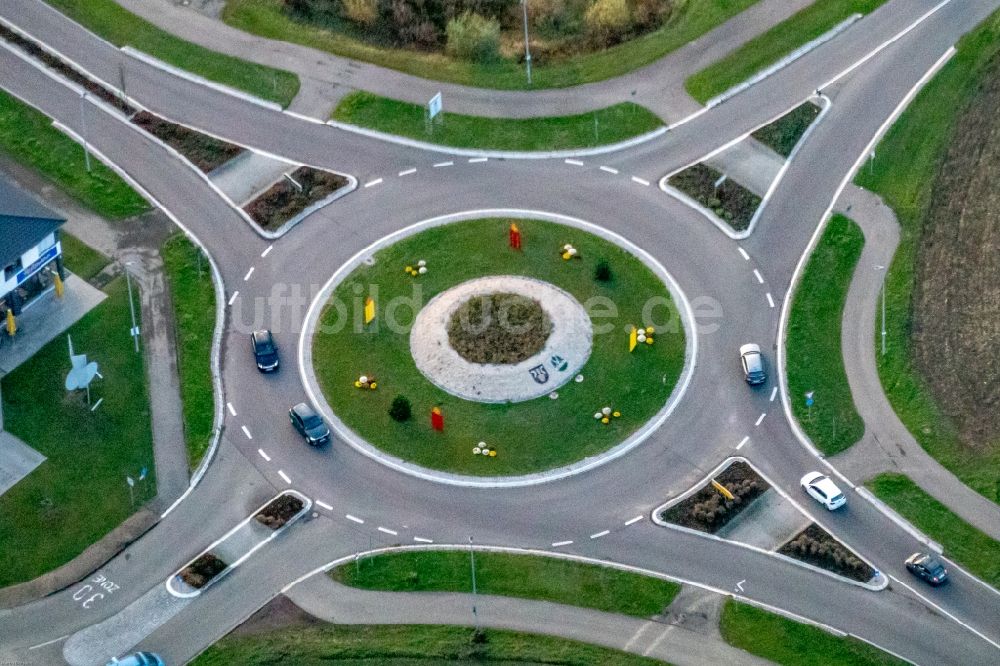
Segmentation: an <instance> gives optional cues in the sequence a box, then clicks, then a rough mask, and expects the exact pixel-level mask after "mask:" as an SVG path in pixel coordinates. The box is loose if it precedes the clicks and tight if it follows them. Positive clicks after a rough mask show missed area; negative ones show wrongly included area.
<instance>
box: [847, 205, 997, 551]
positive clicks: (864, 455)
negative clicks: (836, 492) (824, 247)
mask: <svg viewBox="0 0 1000 666" xmlns="http://www.w3.org/2000/svg"><path fill="white" fill-rule="evenodd" d="M837 210H839V211H843V212H844V213H845V214H846V215H847V216H848V217H850V218H851V219H853V220H854V221H855V222H857V223H858V225H859V226H860V227H861V230H862V232H863V233H864V236H865V245H864V250H863V251H862V252H861V258H860V259H859V260H858V267H857V269H856V270H855V273H854V277H853V279H852V280H851V286H850V289H849V291H848V293H847V303H846V304H845V306H844V317H843V324H842V327H843V328H842V330H843V336H842V343H841V344H842V353H843V356H844V366H845V369H846V370H847V381H848V384H849V385H850V387H851V394H852V395H853V396H854V404H855V406H856V407H857V409H858V413H859V414H860V416H861V418H862V420H863V421H864V422H865V434H864V437H863V438H862V439H861V441H859V442H858V443H856V444H855V445H854V446H852V447H851V448H849V449H848V450H847V451H845V452H844V453H841V454H838V455H836V456H834V457H832V458H830V462H831V463H833V465H834V466H835V467H836V468H837V469H839V470H840V471H841V472H843V473H844V474H846V475H847V476H848V477H850V478H852V479H856V480H865V479H870V478H871V477H873V476H875V475H876V474H879V473H881V472H899V473H902V474H906V475H907V476H909V477H910V478H911V479H913V481H914V482H915V483H916V484H917V485H919V486H920V487H921V488H923V489H924V490H925V491H926V492H928V493H929V494H930V495H932V496H933V497H934V498H935V499H936V500H937V501H939V502H941V503H942V504H944V505H945V506H946V507H948V508H949V509H950V510H951V511H953V512H954V513H955V514H957V515H958V516H959V517H960V518H962V520H964V521H966V522H967V523H969V524H970V525H974V526H975V527H977V528H978V529H980V530H982V531H983V532H985V533H986V534H988V535H990V536H991V537H992V538H994V539H997V540H1000V506H998V505H997V504H994V503H993V502H991V501H989V500H988V499H986V498H985V497H983V496H982V495H980V494H979V493H977V492H975V491H973V490H972V489H970V488H969V487H968V486H967V485H965V484H964V483H962V481H961V480H959V479H958V477H956V476H955V475H954V474H952V473H951V472H949V471H948V470H947V469H945V468H944V467H943V466H942V465H941V463H939V462H938V461H937V460H935V459H934V458H932V457H931V456H930V455H929V454H928V453H927V452H926V451H924V449H923V447H921V446H920V444H919V443H918V442H917V440H915V439H914V438H913V435H911V434H910V431H909V430H907V428H906V426H905V425H903V423H902V421H900V420H899V417H898V416H897V415H896V412H895V410H893V408H892V405H891V404H890V403H889V399H888V398H887V397H886V395H885V392H884V391H883V390H882V383H881V381H880V380H879V376H878V365H877V362H876V358H875V337H874V336H875V317H876V316H877V314H878V312H879V307H880V303H881V301H880V294H881V288H882V272H883V271H882V270H881V269H876V267H877V266H889V264H890V263H891V262H892V258H893V255H894V254H895V253H896V247H897V246H898V245H899V224H898V222H897V221H896V215H895V213H893V211H892V209H891V208H889V207H888V206H886V205H885V204H884V203H883V202H882V200H881V199H880V198H879V197H878V196H876V195H874V194H872V193H871V192H868V191H867V190H864V189H862V188H860V187H856V186H854V185H850V186H848V187H847V189H845V190H844V193H843V194H842V195H841V197H840V199H839V200H838V202H837Z"/></svg>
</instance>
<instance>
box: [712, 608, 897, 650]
mask: <svg viewBox="0 0 1000 666" xmlns="http://www.w3.org/2000/svg"><path fill="white" fill-rule="evenodd" d="M719 629H720V630H721V631H722V637H723V638H724V639H725V640H726V642H727V643H729V644H730V645H732V646H735V647H738V648H740V649H742V650H746V651H747V652H749V653H751V654H755V655H757V656H758V657H763V658H764V659H768V660H770V661H773V662H775V663H777V664H784V665H785V666H799V665H800V664H839V665H841V666H888V665H890V664H892V665H895V664H899V665H900V666H902V665H903V664H905V663H906V662H905V661H902V660H901V659H897V658H896V657H893V656H892V655H890V654H889V653H887V652H883V651H882V650H879V649H878V648H876V647H872V646H871V645H869V644H868V643H865V642H864V641H860V640H858V639H856V638H840V637H838V636H834V635H833V634H829V633H827V632H825V631H823V630H822V629H820V628H819V627H814V626H811V625H808V624H801V623H799V622H795V621H793V620H789V619H786V618H784V617H781V616H780V615H775V614H774V613H768V612H767V611H763V610H760V609H758V608H755V607H753V606H750V605H747V604H741V603H739V602H737V601H733V600H732V599H729V600H727V601H726V605H725V606H723V607H722V618H721V619H720V620H719Z"/></svg>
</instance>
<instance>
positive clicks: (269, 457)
mask: <svg viewBox="0 0 1000 666" xmlns="http://www.w3.org/2000/svg"><path fill="white" fill-rule="evenodd" d="M257 453H259V454H260V457H261V458H263V459H264V460H266V461H267V462H271V456H269V455H267V452H266V451H265V450H264V449H257Z"/></svg>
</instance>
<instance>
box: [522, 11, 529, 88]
mask: <svg viewBox="0 0 1000 666" xmlns="http://www.w3.org/2000/svg"><path fill="white" fill-rule="evenodd" d="M521 12H522V14H523V15H524V67H525V69H526V70H527V73H528V86H529V87H530V86H531V49H529V48H528V0H521Z"/></svg>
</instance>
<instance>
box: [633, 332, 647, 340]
mask: <svg viewBox="0 0 1000 666" xmlns="http://www.w3.org/2000/svg"><path fill="white" fill-rule="evenodd" d="M635 339H636V340H638V341H639V342H645V341H646V334H645V333H640V334H639V335H637V336H635Z"/></svg>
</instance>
